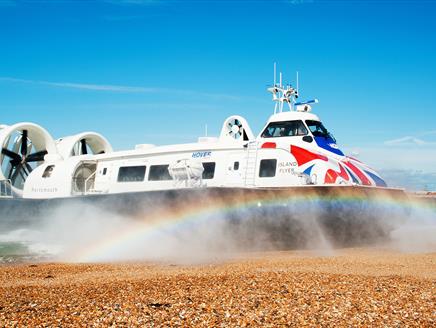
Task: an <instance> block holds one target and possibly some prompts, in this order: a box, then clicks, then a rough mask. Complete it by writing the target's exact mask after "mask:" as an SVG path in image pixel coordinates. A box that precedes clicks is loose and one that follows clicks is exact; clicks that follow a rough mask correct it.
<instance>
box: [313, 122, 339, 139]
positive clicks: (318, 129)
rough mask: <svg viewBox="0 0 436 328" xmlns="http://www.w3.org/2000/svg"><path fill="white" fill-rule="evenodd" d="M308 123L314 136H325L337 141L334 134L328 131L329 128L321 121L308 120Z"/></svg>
mask: <svg viewBox="0 0 436 328" xmlns="http://www.w3.org/2000/svg"><path fill="white" fill-rule="evenodd" d="M306 124H307V126H308V127H309V129H310V131H311V132H312V134H313V136H314V137H324V138H326V139H329V138H330V139H332V140H333V141H334V142H336V139H335V138H334V137H333V135H332V134H331V133H330V132H328V131H327V129H326V128H325V127H324V125H323V124H322V123H321V122H320V121H312V120H307V121H306Z"/></svg>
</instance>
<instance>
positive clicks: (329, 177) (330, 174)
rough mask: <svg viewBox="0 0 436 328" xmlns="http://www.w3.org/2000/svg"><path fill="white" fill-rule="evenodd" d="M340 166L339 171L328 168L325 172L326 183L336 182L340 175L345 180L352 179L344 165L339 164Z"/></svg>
mask: <svg viewBox="0 0 436 328" xmlns="http://www.w3.org/2000/svg"><path fill="white" fill-rule="evenodd" d="M339 168H340V171H339V172H338V171H335V170H332V169H330V170H328V171H327V172H326V174H325V179H324V182H325V183H335V182H336V179H337V178H338V177H341V178H342V179H344V180H345V181H348V180H350V177H349V176H348V174H347V171H345V169H344V167H343V166H342V165H341V164H339Z"/></svg>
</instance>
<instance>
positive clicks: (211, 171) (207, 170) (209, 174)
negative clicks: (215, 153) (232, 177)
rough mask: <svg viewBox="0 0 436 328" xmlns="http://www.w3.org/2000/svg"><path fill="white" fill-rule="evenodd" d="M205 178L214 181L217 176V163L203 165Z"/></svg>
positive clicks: (203, 177)
mask: <svg viewBox="0 0 436 328" xmlns="http://www.w3.org/2000/svg"><path fill="white" fill-rule="evenodd" d="M203 168H204V171H203V176H202V179H204V180H207V179H213V177H214V175H215V162H208V163H203Z"/></svg>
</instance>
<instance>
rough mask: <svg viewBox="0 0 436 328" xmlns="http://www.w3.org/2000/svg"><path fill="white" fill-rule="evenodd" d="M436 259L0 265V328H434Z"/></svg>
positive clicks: (281, 257) (359, 252)
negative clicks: (110, 327)
mask: <svg viewBox="0 0 436 328" xmlns="http://www.w3.org/2000/svg"><path fill="white" fill-rule="evenodd" d="M435 325H436V253H401V252H398V251H392V250H385V249H375V248H368V249H343V250H335V251H334V252H333V253H332V254H328V255H325V254H317V253H316V252H313V251H286V252H263V253H249V254H240V255H237V256H234V257H233V258H231V259H226V260H218V259H217V260H211V261H209V262H207V263H197V264H180V263H177V262H176V261H167V262H160V263H148V262H141V263H100V264H63V263H21V264H9V265H2V266H0V326H1V327H73V326H74V327H106V326H113V327H144V326H145V327H164V326H184V327H212V326H213V327H232V326H233V327H244V326H252V327H253V326H255V327H260V326H262V327H277V326H286V327H302V326H323V327H333V326H335V327H350V326H355V327H358V326H365V327H368V326H373V327H382V326H386V327H405V326H409V327H434V326H435Z"/></svg>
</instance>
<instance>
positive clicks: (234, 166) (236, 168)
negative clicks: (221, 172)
mask: <svg viewBox="0 0 436 328" xmlns="http://www.w3.org/2000/svg"><path fill="white" fill-rule="evenodd" d="M233 170H234V171H237V170H239V162H234V163H233Z"/></svg>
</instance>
